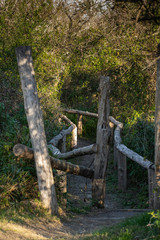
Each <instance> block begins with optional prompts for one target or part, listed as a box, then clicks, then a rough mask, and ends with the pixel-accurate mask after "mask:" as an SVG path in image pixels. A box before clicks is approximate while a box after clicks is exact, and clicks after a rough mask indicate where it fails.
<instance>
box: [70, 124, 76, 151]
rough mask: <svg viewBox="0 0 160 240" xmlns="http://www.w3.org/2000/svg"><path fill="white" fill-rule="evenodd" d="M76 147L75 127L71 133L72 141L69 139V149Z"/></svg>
mask: <svg viewBox="0 0 160 240" xmlns="http://www.w3.org/2000/svg"><path fill="white" fill-rule="evenodd" d="M75 147H77V127H76V126H75V127H74V129H73V131H72V139H71V148H75Z"/></svg>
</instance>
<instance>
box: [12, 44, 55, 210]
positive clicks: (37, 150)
mask: <svg viewBox="0 0 160 240" xmlns="http://www.w3.org/2000/svg"><path fill="white" fill-rule="evenodd" d="M16 56H17V62H18V67H19V73H20V78H21V85H22V90H23V96H24V107H25V112H26V116H27V121H28V125H29V131H30V136H31V141H32V146H33V149H34V158H35V163H36V171H37V177H38V185H39V191H40V196H41V200H42V203H43V205H44V207H45V208H47V209H48V210H49V211H50V212H51V213H52V214H53V213H57V211H58V207H57V198H56V193H55V187H54V179H53V173H52V168H51V163H50V157H49V154H48V147H47V142H46V136H45V131H44V124H43V117H42V112H41V109H40V103H39V100H38V93H37V87H36V81H35V73H34V69H33V59H32V55H31V48H30V47H26V46H24V47H18V48H16Z"/></svg>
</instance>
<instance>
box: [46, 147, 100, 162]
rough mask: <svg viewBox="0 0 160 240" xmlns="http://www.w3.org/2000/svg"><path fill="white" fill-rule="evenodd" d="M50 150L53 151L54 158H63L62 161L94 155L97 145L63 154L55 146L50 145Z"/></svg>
mask: <svg viewBox="0 0 160 240" xmlns="http://www.w3.org/2000/svg"><path fill="white" fill-rule="evenodd" d="M48 147H49V149H50V150H51V152H52V154H53V156H54V157H57V158H61V159H70V158H74V157H76V156H83V155H86V154H92V153H96V152H97V145H96V144H92V145H89V146H86V147H81V148H78V149H73V150H72V151H70V152H66V153H61V152H60V151H59V149H58V148H56V147H54V146H53V145H48Z"/></svg>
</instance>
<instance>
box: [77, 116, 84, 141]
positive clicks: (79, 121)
mask: <svg viewBox="0 0 160 240" xmlns="http://www.w3.org/2000/svg"><path fill="white" fill-rule="evenodd" d="M82 131H83V124H82V115H81V114H79V113H78V114H77V134H78V136H80V135H82Z"/></svg>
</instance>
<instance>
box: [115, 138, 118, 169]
mask: <svg viewBox="0 0 160 240" xmlns="http://www.w3.org/2000/svg"><path fill="white" fill-rule="evenodd" d="M117 159H118V150H117V148H116V144H115V143H114V169H115V170H116V169H117V165H118V164H117Z"/></svg>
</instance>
